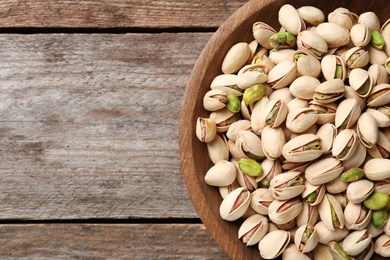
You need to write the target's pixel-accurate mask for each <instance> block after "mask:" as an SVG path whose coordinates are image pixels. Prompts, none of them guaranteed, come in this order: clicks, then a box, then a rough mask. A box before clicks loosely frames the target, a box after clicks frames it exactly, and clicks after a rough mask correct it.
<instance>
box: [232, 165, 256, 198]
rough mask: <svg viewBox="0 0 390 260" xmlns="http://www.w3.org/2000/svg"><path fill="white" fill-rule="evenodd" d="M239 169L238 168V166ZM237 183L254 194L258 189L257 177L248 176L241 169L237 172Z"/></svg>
mask: <svg viewBox="0 0 390 260" xmlns="http://www.w3.org/2000/svg"><path fill="white" fill-rule="evenodd" d="M237 168H238V166H237ZM237 181H238V184H240V186H241V187H244V188H246V189H247V190H248V191H250V192H253V191H254V190H256V189H257V188H258V183H257V182H256V177H252V176H248V175H246V174H244V173H243V172H242V171H241V170H240V169H238V171H237Z"/></svg>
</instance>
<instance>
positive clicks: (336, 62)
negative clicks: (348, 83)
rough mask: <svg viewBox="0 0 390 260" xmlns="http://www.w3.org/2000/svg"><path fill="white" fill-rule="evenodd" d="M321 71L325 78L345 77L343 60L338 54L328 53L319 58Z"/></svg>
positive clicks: (342, 78)
mask: <svg viewBox="0 0 390 260" xmlns="http://www.w3.org/2000/svg"><path fill="white" fill-rule="evenodd" d="M321 71H322V74H323V75H324V78H325V79H326V80H331V79H341V80H343V81H344V80H345V78H346V77H347V69H346V67H345V62H344V60H343V59H342V58H340V56H337V55H333V54H328V55H325V56H324V58H322V60H321Z"/></svg>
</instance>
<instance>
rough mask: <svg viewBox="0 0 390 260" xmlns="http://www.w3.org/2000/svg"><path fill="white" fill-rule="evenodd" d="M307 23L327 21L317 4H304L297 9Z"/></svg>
mask: <svg viewBox="0 0 390 260" xmlns="http://www.w3.org/2000/svg"><path fill="white" fill-rule="evenodd" d="M297 11H298V13H299V14H300V15H301V17H302V19H303V20H304V21H305V23H306V24H309V25H312V26H317V25H319V24H320V23H323V22H324V21H325V14H324V12H322V10H321V9H319V8H317V7H315V6H302V7H299V8H298V9H297Z"/></svg>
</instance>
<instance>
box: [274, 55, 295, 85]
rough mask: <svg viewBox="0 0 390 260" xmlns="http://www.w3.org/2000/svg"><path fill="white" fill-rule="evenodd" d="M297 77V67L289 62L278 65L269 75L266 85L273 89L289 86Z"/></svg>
mask: <svg viewBox="0 0 390 260" xmlns="http://www.w3.org/2000/svg"><path fill="white" fill-rule="evenodd" d="M296 77H297V65H296V64H295V63H294V62H293V61H291V60H285V61H282V62H280V63H278V64H277V65H276V66H275V67H274V68H273V69H272V70H271V71H270V72H269V73H268V80H267V83H268V84H270V85H271V86H272V88H273V89H280V88H283V87H285V86H287V85H289V84H290V83H291V82H293V80H294V79H295V78H296Z"/></svg>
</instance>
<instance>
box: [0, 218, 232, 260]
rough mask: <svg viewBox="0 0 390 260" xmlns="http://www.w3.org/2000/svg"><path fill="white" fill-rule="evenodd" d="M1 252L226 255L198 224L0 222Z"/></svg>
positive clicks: (137, 259)
mask: <svg viewBox="0 0 390 260" xmlns="http://www.w3.org/2000/svg"><path fill="white" fill-rule="evenodd" d="M194 237H196V239H194ZM162 238H163V239H162ZM0 258H1V259H132V260H144V259H210V260H211V259H228V257H227V256H226V254H225V253H224V252H223V251H222V250H221V249H220V248H219V247H218V246H217V245H216V243H215V241H214V240H213V239H212V238H211V236H210V235H209V234H208V232H207V231H206V229H205V228H204V226H203V225H201V224H169V225H163V224H148V225H140V224H28V225H23V224H20V225H0Z"/></svg>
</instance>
